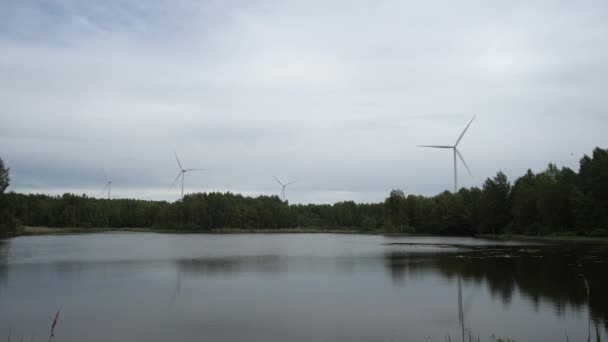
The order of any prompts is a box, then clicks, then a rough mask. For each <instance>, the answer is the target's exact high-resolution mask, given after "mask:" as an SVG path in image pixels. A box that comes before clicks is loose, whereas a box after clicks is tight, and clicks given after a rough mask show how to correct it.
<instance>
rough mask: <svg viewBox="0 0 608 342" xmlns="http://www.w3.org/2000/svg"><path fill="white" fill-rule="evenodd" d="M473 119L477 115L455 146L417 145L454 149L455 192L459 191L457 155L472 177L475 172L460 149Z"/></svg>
mask: <svg viewBox="0 0 608 342" xmlns="http://www.w3.org/2000/svg"><path fill="white" fill-rule="evenodd" d="M473 120H475V116H473V118H472V119H471V121H470V122H469V124H468V125H467V127H465V128H464V131H462V133H460V136H459V137H458V140H456V143H455V144H454V145H453V146H450V145H418V146H417V147H431V148H451V149H452V151H453V153H454V192H457V191H458V171H457V163H456V156H458V158H460V161H462V164H464V167H465V168H466V169H467V171H468V172H469V174H470V175H471V177H473V174H472V173H471V170H470V169H469V166H468V165H467V163H466V162H465V161H464V158H463V157H462V154H461V153H460V151H459V150H458V144H459V143H460V140H462V137H463V136H464V134H465V133H466V131H467V129H469V126H471V123H473Z"/></svg>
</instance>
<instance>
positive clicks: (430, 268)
mask: <svg viewBox="0 0 608 342" xmlns="http://www.w3.org/2000/svg"><path fill="white" fill-rule="evenodd" d="M9 247H10V248H9ZM607 247H608V246H607ZM606 261H608V253H607V249H606V247H603V246H589V245H567V244H566V245H505V244H494V243H491V242H487V241H483V240H473V239H451V238H445V239H442V238H421V239H416V238H413V239H412V238H383V237H376V236H356V235H268V236H259V235H255V236H253V235H234V236H232V235H231V236H214V235H210V236H207V235H195V236H183V235H158V234H135V235H109V234H108V235H87V236H77V237H44V238H43V237H28V238H20V239H14V240H8V241H6V242H2V241H0V304H1V305H0V336H2V333H3V332H6V331H7V329H8V328H9V327H10V328H12V329H13V331H19V332H26V333H28V334H29V333H34V332H35V333H36V334H37V335H40V336H42V335H43V334H44V333H45V332H46V329H47V328H48V319H49V317H50V316H49V315H50V314H52V313H53V312H54V311H53V310H56V308H58V307H62V315H64V313H65V316H62V317H63V318H64V320H63V321H61V322H60V323H61V326H60V328H61V329H62V330H61V332H62V333H63V334H64V335H62V336H61V337H62V338H61V340H62V341H68V342H71V341H82V340H89V341H107V340H147V341H165V340H172V339H179V340H197V339H200V337H201V336H204V337H205V338H206V339H208V340H213V341H236V340H289V341H323V340H331V341H369V340H374V341H376V340H378V341H380V340H382V341H389V340H395V341H424V340H425V339H426V338H427V337H428V336H430V335H432V338H431V339H429V340H432V341H440V340H441V341H443V340H444V337H445V334H446V333H450V334H451V336H452V339H453V340H454V339H455V338H456V337H458V339H459V340H460V338H461V335H462V334H466V335H468V334H469V333H473V334H474V336H473V337H474V338H473V340H477V334H481V337H482V338H481V340H483V337H484V336H487V335H488V334H490V333H496V334H497V335H503V336H509V337H512V338H516V339H517V340H526V339H529V337H530V336H535V337H536V338H535V341H553V340H555V339H556V338H558V339H562V337H563V331H564V330H565V329H566V327H567V329H568V331H569V332H572V335H571V337H576V338H578V337H580V336H583V334H584V335H585V336H586V333H587V310H589V312H590V314H591V317H593V319H594V320H595V321H596V322H605V321H606V317H607V316H608V315H607V312H608V299H607V298H606V296H605V295H604V293H603V292H602V288H603V286H605V284H606V280H607V279H606V277H607V276H608V275H607V274H606V266H607V265H608V264H606ZM9 266H10V268H9ZM581 273H582V274H585V276H586V277H587V279H588V280H589V285H590V292H591V301H590V305H589V306H588V305H587V295H586V289H585V285H584V282H583V281H582V278H581V277H580V276H579V274H581ZM41 289H44V290H41ZM40 308H42V310H41V309H40ZM535 311H536V312H538V314H536V313H535ZM520 317H522V318H521V320H518V319H519V318H520ZM524 317H525V318H524ZM522 321H523V323H522ZM522 325H523V326H522ZM557 325H559V326H560V328H561V327H562V326H563V327H564V330H562V331H557V332H556V331H551V329H552V328H553V327H555V326H557ZM235 326H236V327H239V329H234V327H235ZM36 329H38V330H36ZM499 329H504V331H498V330H499ZM68 334H70V335H69V336H68ZM433 334H434V335H433ZM517 334H519V335H517ZM84 336H92V337H89V338H88V339H87V338H84ZM573 340H574V338H573Z"/></svg>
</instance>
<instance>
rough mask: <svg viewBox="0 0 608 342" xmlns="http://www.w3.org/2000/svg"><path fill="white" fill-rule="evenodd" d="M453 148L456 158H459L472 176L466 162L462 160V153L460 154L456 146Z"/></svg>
mask: <svg viewBox="0 0 608 342" xmlns="http://www.w3.org/2000/svg"><path fill="white" fill-rule="evenodd" d="M454 150H455V151H456V154H457V155H458V158H460V161H461V162H462V163H463V164H464V167H466V169H467V171H469V174H470V175H471V177H473V173H471V170H470V169H469V166H468V165H467V162H465V161H464V158H463V157H462V154H460V151H458V149H457V148H455V149H454Z"/></svg>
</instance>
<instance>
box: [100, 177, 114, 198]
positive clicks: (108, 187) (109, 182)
mask: <svg viewBox="0 0 608 342" xmlns="http://www.w3.org/2000/svg"><path fill="white" fill-rule="evenodd" d="M103 176H104V178H105V179H106V186H104V187H103V190H102V191H101V192H102V193H104V192H106V190H108V199H110V191H111V190H112V181H111V180H110V179H108V175H107V174H106V170H103Z"/></svg>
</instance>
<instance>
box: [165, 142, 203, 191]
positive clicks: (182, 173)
mask: <svg viewBox="0 0 608 342" xmlns="http://www.w3.org/2000/svg"><path fill="white" fill-rule="evenodd" d="M175 160H177V165H178V166H179V170H180V171H179V173H178V174H177V177H175V180H174V181H173V183H171V187H170V188H169V190H171V189H172V188H173V186H174V185H175V183H176V182H177V180H178V179H179V178H180V177H181V178H182V199H184V177H185V176H186V172H190V171H203V170H204V169H184V167H183V166H182V163H181V162H180V161H179V158H178V157H177V153H175Z"/></svg>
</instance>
